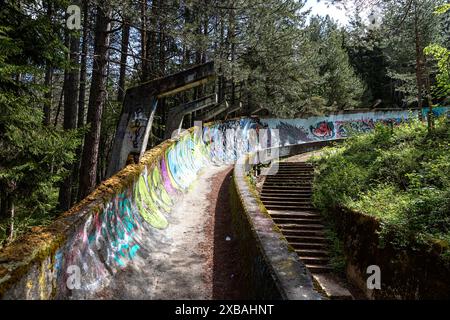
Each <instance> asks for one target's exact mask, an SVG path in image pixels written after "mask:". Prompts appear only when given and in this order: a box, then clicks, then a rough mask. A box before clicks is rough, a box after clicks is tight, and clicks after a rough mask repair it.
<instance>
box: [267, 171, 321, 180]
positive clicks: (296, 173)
mask: <svg viewBox="0 0 450 320" xmlns="http://www.w3.org/2000/svg"><path fill="white" fill-rule="evenodd" d="M313 176H314V174H313V173H312V172H306V171H305V172H302V171H300V172H299V171H282V170H280V171H278V172H277V173H276V174H270V175H267V178H269V177H282V178H302V177H313ZM267 178H266V179H267Z"/></svg>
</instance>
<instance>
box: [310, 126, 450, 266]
mask: <svg viewBox="0 0 450 320" xmlns="http://www.w3.org/2000/svg"><path fill="white" fill-rule="evenodd" d="M313 162H314V164H315V166H316V177H315V180H314V195H313V203H314V205H315V206H316V207H317V208H319V209H321V210H322V211H323V212H324V213H326V212H332V211H333V209H335V208H338V207H346V208H349V209H353V210H355V211H358V212H361V213H364V214H367V215H370V216H373V217H376V218H377V219H379V221H380V223H381V231H380V245H381V246H384V245H385V244H386V243H387V242H389V243H390V244H392V245H394V246H395V247H397V248H413V249H414V248H416V247H417V246H419V245H420V246H421V247H423V245H424V244H431V243H432V242H435V241H439V242H440V243H441V244H442V245H443V246H444V247H448V243H450V124H449V122H448V120H446V119H445V117H444V118H441V119H439V120H437V122H436V127H435V129H434V130H433V131H432V132H431V133H430V132H428V129H427V126H426V124H424V123H422V122H420V121H418V120H414V121H411V122H410V123H405V124H402V125H400V126H398V127H395V128H390V127H387V126H382V125H378V126H376V128H375V130H374V131H373V132H370V133H366V134H363V135H355V136H352V137H350V138H348V139H347V140H346V141H345V142H344V143H343V144H342V145H340V146H337V147H327V148H325V149H324V152H323V154H321V156H319V157H315V158H313ZM447 251H448V250H447ZM443 256H445V257H449V254H448V252H444V254H443ZM449 260H450V259H449Z"/></svg>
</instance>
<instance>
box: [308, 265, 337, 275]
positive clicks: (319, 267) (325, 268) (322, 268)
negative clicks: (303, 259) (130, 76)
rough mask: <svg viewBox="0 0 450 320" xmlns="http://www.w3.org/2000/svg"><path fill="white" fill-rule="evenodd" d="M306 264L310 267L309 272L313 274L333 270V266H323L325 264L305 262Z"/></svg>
mask: <svg viewBox="0 0 450 320" xmlns="http://www.w3.org/2000/svg"><path fill="white" fill-rule="evenodd" d="M305 266H306V267H307V268H308V270H309V272H311V273H312V274H316V273H318V274H321V273H328V272H331V271H333V268H332V267H330V266H323V265H316V264H305Z"/></svg>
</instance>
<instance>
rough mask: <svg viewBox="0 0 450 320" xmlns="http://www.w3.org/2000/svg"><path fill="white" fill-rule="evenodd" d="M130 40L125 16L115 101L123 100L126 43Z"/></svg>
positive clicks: (128, 26) (126, 54)
mask: <svg viewBox="0 0 450 320" xmlns="http://www.w3.org/2000/svg"><path fill="white" fill-rule="evenodd" d="M129 40H130V24H129V21H128V19H127V18H124V22H123V29H122V39H121V50H120V71H119V88H118V91H117V101H119V102H123V98H124V95H125V79H126V72H127V58H128V44H129V42H130V41H129Z"/></svg>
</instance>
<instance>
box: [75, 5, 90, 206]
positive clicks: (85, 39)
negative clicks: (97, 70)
mask: <svg viewBox="0 0 450 320" xmlns="http://www.w3.org/2000/svg"><path fill="white" fill-rule="evenodd" d="M88 48H89V0H83V34H82V45H81V61H80V89H79V92H78V119H77V128H82V127H83V126H84V116H85V104H86V102H85V100H86V79H87V56H88ZM82 151H83V142H82V143H81V144H80V146H79V147H78V148H77V150H76V157H77V160H76V162H75V164H74V168H73V173H72V185H73V188H72V202H75V201H76V200H77V199H78V192H79V176H80V163H81V153H82Z"/></svg>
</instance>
